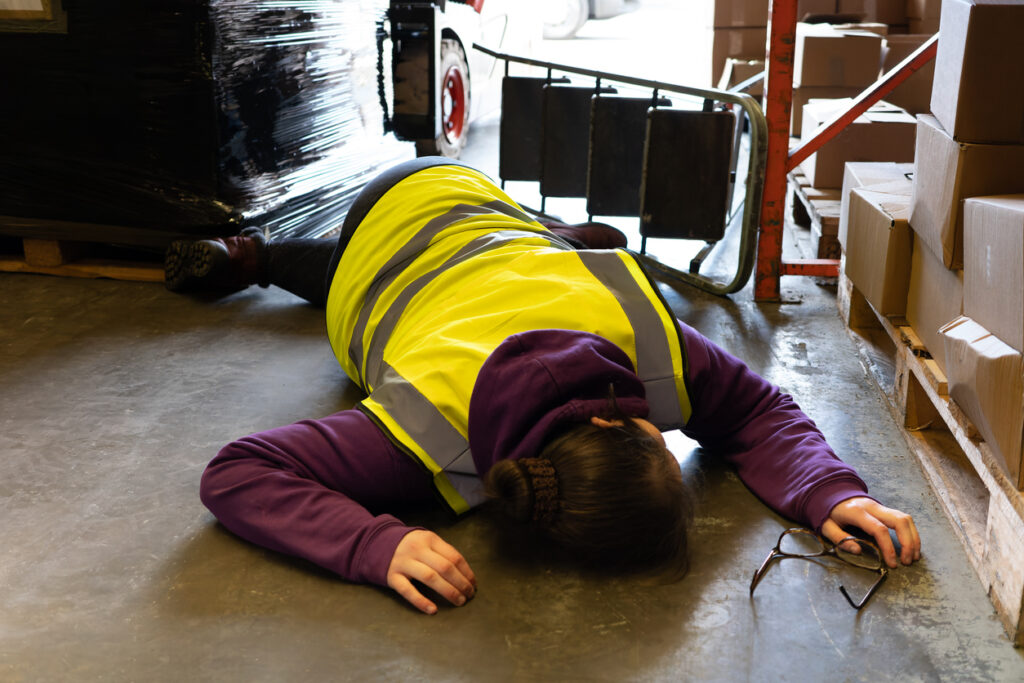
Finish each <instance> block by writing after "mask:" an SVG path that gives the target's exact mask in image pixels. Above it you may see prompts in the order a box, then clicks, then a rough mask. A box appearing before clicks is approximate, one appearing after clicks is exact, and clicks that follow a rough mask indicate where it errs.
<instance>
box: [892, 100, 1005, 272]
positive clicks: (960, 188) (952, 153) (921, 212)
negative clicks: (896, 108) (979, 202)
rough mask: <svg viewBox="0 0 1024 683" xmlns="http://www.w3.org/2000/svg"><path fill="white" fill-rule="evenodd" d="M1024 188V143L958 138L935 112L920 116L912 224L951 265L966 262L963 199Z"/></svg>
mask: <svg viewBox="0 0 1024 683" xmlns="http://www.w3.org/2000/svg"><path fill="white" fill-rule="evenodd" d="M1018 192H1024V145H976V144H969V143H965V142H957V141H955V140H954V139H953V138H952V137H950V135H949V133H947V132H946V131H945V130H943V128H942V126H941V125H940V124H939V122H938V121H937V120H936V119H935V117H933V116H928V115H926V114H921V115H919V116H918V117H917V151H916V154H915V157H914V198H913V203H912V206H913V208H912V210H911V213H910V224H911V225H912V226H913V227H914V232H915V233H916V234H917V235H918V236H919V237H920V238H921V240H922V241H924V243H925V244H927V245H928V247H929V248H930V249H931V250H932V251H934V252H935V254H936V255H937V256H938V255H941V256H942V260H943V263H945V264H946V267H947V268H962V267H963V264H964V241H963V230H964V211H963V200H964V199H966V198H967V197H979V196H984V195H993V194H1016V193H1018Z"/></svg>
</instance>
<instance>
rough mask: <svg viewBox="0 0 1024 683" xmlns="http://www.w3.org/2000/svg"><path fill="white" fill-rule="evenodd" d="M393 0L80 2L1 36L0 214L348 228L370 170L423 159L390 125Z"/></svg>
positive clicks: (273, 229) (307, 231) (193, 229)
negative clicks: (382, 82)
mask: <svg viewBox="0 0 1024 683" xmlns="http://www.w3.org/2000/svg"><path fill="white" fill-rule="evenodd" d="M386 5H387V2H386V0H308V1H305V2H302V1H282V2H273V1H270V0H206V1H205V2H203V1H201V0H121V1H116V0H65V1H64V10H65V11H66V14H67V32H66V33H28V32H0V102H2V103H3V106H2V107H0V117H2V121H0V215H2V216H14V217H22V218H36V219H51V220H61V221H70V222H75V223H83V224H95V225H112V226H123V227H129V228H138V229H140V232H142V231H144V232H148V233H152V232H153V231H157V232H159V233H167V234H169V235H170V234H174V233H178V234H180V233H187V234H196V235H199V234H207V235H213V234H220V235H225V234H233V233H236V232H237V231H238V230H239V229H240V228H241V227H243V226H247V225H258V226H260V227H264V228H266V229H268V230H269V231H270V233H271V234H273V235H276V236H295V237H315V236H321V235H323V234H325V233H327V232H329V231H331V230H332V229H334V228H337V227H338V226H339V225H340V221H341V219H342V218H343V217H344V213H345V211H346V210H347V208H348V206H349V204H351V202H352V201H353V200H354V198H355V195H356V194H357V193H358V191H359V190H360V189H361V187H362V186H363V184H364V183H365V182H366V181H368V180H369V179H371V178H372V177H373V176H374V175H375V174H376V173H377V172H378V171H380V170H382V169H383V168H386V167H387V166H390V165H392V164H393V163H396V162H398V161H401V160H404V159H407V158H411V157H412V156H413V155H414V152H413V150H412V145H411V144H408V143H400V142H398V141H396V140H395V139H394V138H392V137H391V136H386V135H385V134H384V132H383V129H382V112H381V105H380V102H379V99H378V93H377V46H376V38H375V35H376V25H375V24H376V21H377V20H378V19H379V18H380V17H381V15H382V13H383V11H384V9H386ZM83 229H87V228H83ZM81 239H89V236H88V235H82V236H81ZM149 239H150V241H152V237H150V238H149Z"/></svg>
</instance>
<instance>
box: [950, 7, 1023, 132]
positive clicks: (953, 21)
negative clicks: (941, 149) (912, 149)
mask: <svg viewBox="0 0 1024 683" xmlns="http://www.w3.org/2000/svg"><path fill="white" fill-rule="evenodd" d="M939 32H940V35H941V36H942V37H941V39H940V40H939V49H938V53H937V54H936V55H935V87H934V88H933V90H932V102H931V108H932V113H933V114H934V115H935V118H937V119H938V120H939V123H941V124H942V127H943V128H945V129H946V130H947V131H949V133H950V135H952V136H953V139H955V140H960V141H962V142H979V143H997V142H998V143H1008V144H1021V143H1024V87H1021V84H1022V83H1024V41H1022V39H1021V36H1024V2H1021V1H1020V0H945V2H943V3H942V19H941V23H940V26H939Z"/></svg>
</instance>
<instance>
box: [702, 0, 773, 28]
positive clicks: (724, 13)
mask: <svg viewBox="0 0 1024 683" xmlns="http://www.w3.org/2000/svg"><path fill="white" fill-rule="evenodd" d="M701 1H702V2H705V3H707V9H708V15H709V16H708V19H707V21H708V23H707V25H708V26H713V27H716V28H729V27H733V26H737V27H742V26H767V25H768V6H769V4H770V0H701Z"/></svg>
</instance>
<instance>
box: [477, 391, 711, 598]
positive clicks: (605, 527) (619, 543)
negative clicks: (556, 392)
mask: <svg viewBox="0 0 1024 683" xmlns="http://www.w3.org/2000/svg"><path fill="white" fill-rule="evenodd" d="M611 403H612V406H613V412H612V416H611V419H612V420H621V421H622V423H623V426H621V427H618V426H615V427H608V428H604V427H598V426H595V425H592V424H590V423H586V424H580V425H576V426H573V427H571V428H569V429H568V430H566V431H564V432H562V433H561V434H559V435H558V436H556V437H555V438H554V439H552V440H551V441H550V442H549V443H548V444H547V445H546V446H545V447H544V449H543V450H542V451H541V453H540V454H539V455H538V457H537V458H524V459H522V460H503V461H499V462H498V463H496V464H495V465H494V467H492V468H491V470H490V471H489V472H488V473H487V476H486V478H485V486H486V490H487V495H488V498H490V499H491V500H492V501H493V504H494V505H496V506H497V507H499V508H501V509H502V510H503V511H504V512H505V513H506V514H507V515H508V516H510V517H512V518H513V519H516V520H520V521H523V522H531V523H532V524H531V526H532V528H533V531H535V532H536V533H538V534H540V535H541V536H542V537H543V538H545V539H547V540H549V541H552V542H553V543H554V544H555V545H556V546H559V547H561V548H562V549H563V550H564V551H566V552H567V553H568V554H570V555H572V556H575V557H579V558H580V559H582V560H584V561H586V562H591V563H597V564H599V565H600V566H601V567H603V568H607V569H612V570H622V569H653V568H658V569H662V570H667V571H668V572H670V573H671V574H673V575H674V577H675V578H678V577H681V576H682V575H683V574H685V573H686V570H687V566H688V565H687V555H686V543H687V531H688V527H689V523H690V519H691V517H692V511H693V498H692V496H691V495H690V493H689V491H688V488H687V487H686V485H685V484H684V483H683V479H682V473H681V472H680V469H679V465H678V463H677V462H676V461H675V459H674V458H673V457H672V456H671V455H670V454H669V453H668V451H667V450H666V449H665V447H664V446H662V445H661V443H660V442H659V441H658V440H656V439H655V438H654V437H652V436H651V435H650V434H648V433H647V432H645V431H644V430H643V429H641V428H640V426H639V425H637V424H636V423H635V422H633V420H631V419H629V418H628V417H626V416H624V415H622V414H621V412H619V411H618V408H617V406H615V405H614V399H612V402H611Z"/></svg>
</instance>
